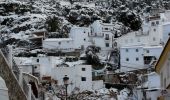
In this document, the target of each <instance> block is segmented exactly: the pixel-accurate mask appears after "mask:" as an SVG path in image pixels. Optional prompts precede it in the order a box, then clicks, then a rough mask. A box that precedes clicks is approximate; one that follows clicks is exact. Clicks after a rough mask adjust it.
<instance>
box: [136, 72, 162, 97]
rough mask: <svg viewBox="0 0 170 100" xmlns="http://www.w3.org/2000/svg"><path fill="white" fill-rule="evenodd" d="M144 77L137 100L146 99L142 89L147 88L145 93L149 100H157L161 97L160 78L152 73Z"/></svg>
mask: <svg viewBox="0 0 170 100" xmlns="http://www.w3.org/2000/svg"><path fill="white" fill-rule="evenodd" d="M142 77H143V80H142V83H141V86H138V87H137V90H136V92H137V96H136V97H137V100H143V99H144V96H143V95H142V94H143V90H142V88H145V89H144V92H145V93H146V99H147V100H157V98H158V96H160V95H161V94H160V93H161V92H160V91H161V86H160V76H159V75H158V74H157V73H155V72H152V73H150V74H145V75H143V76H142Z"/></svg>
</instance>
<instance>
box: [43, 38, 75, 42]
mask: <svg viewBox="0 0 170 100" xmlns="http://www.w3.org/2000/svg"><path fill="white" fill-rule="evenodd" d="M44 41H46V42H52V41H58V42H59V41H73V39H72V38H48V39H45V40H44Z"/></svg>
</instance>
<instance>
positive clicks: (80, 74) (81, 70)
mask: <svg viewBox="0 0 170 100" xmlns="http://www.w3.org/2000/svg"><path fill="white" fill-rule="evenodd" d="M51 73H52V78H53V79H55V80H57V82H58V85H63V84H64V83H63V77H64V76H65V75H67V76H68V77H69V86H68V90H69V91H70V92H71V91H73V89H74V88H79V89H80V91H85V90H92V68H91V65H75V66H73V67H68V66H65V65H60V66H58V67H55V68H53V69H52V72H51Z"/></svg>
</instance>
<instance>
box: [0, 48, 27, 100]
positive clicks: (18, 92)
mask: <svg viewBox="0 0 170 100" xmlns="http://www.w3.org/2000/svg"><path fill="white" fill-rule="evenodd" d="M0 76H1V77H2V78H3V79H4V80H5V83H6V85H7V88H8V94H9V99H10V100H27V99H26V96H25V94H24V92H23V90H22V89H21V87H20V85H19V83H18V81H17V80H16V78H15V76H14V74H13V72H12V70H11V69H10V67H9V65H8V64H7V61H6V59H5V57H4V56H3V54H2V52H1V51H0Z"/></svg>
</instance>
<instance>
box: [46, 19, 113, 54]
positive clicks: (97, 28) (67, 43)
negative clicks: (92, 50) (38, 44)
mask: <svg viewBox="0 0 170 100" xmlns="http://www.w3.org/2000/svg"><path fill="white" fill-rule="evenodd" d="M112 30H113V24H112V23H103V22H102V21H101V20H97V21H95V22H94V23H93V24H92V25H91V26H90V27H77V26H73V27H72V28H71V30H70V33H69V38H55V39H54V38H49V39H45V40H43V48H44V49H56V50H61V51H65V52H67V51H68V52H69V51H74V50H75V49H82V50H84V49H86V47H88V46H89V45H95V46H98V47H101V49H102V50H106V49H111V48H112V47H113V40H114V34H113V33H112Z"/></svg>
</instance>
